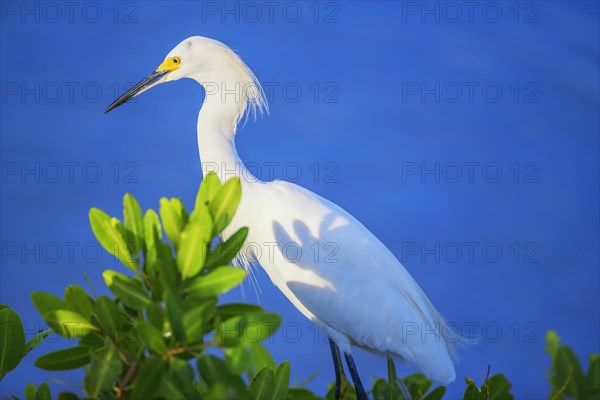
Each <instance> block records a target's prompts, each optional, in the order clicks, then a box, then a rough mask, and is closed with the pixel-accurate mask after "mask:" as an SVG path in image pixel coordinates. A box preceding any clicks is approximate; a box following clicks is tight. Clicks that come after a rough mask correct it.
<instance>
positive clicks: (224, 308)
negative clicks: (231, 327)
mask: <svg viewBox="0 0 600 400" xmlns="http://www.w3.org/2000/svg"><path fill="white" fill-rule="evenodd" d="M259 311H264V310H263V308H262V307H260V306H257V305H256V304H246V303H230V304H223V305H220V306H218V307H217V315H218V316H219V317H221V319H223V320H226V319H229V318H231V317H235V316H237V315H241V314H248V313H254V312H259Z"/></svg>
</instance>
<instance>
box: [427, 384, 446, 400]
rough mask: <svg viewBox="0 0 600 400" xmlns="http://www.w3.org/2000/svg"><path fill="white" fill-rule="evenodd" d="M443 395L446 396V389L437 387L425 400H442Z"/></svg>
mask: <svg viewBox="0 0 600 400" xmlns="http://www.w3.org/2000/svg"><path fill="white" fill-rule="evenodd" d="M444 394H446V387H445V386H438V387H436V388H435V389H433V390H432V391H431V392H429V394H428V395H427V396H425V400H442V398H443V397H444Z"/></svg>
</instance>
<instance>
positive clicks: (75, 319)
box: [44, 310, 98, 339]
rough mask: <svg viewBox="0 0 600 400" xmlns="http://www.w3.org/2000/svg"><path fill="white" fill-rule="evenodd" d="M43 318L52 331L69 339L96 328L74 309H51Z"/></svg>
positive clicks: (83, 334)
mask: <svg viewBox="0 0 600 400" xmlns="http://www.w3.org/2000/svg"><path fill="white" fill-rule="evenodd" d="M44 319H45V320H46V322H47V323H48V325H50V327H51V328H52V330H54V332H56V333H58V334H59V335H61V336H64V337H68V338H71V339H72V338H78V337H82V336H85V335H86V334H88V333H89V332H91V331H96V330H98V328H96V327H95V326H94V325H92V324H91V323H90V322H89V320H88V319H87V318H86V317H84V316H83V315H81V314H79V313H76V312H74V311H69V310H56V311H51V312H49V313H47V314H46V315H45V317H44Z"/></svg>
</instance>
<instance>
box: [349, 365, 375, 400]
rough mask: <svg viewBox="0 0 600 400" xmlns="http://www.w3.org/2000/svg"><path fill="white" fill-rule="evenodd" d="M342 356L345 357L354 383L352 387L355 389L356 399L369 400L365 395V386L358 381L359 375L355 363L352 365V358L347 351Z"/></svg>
mask: <svg viewBox="0 0 600 400" xmlns="http://www.w3.org/2000/svg"><path fill="white" fill-rule="evenodd" d="M344 356H345V357H346V364H347V365H348V369H349V370H350V376H351V377H352V382H353V383H354V389H356V398H357V399H358V400H369V398H368V397H367V392H365V388H364V387H363V385H362V382H361V381H360V376H359V375H358V371H357V370H356V365H354V359H353V358H352V356H351V355H350V354H348V353H344Z"/></svg>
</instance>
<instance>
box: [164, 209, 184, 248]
mask: <svg viewBox="0 0 600 400" xmlns="http://www.w3.org/2000/svg"><path fill="white" fill-rule="evenodd" d="M159 213H160V218H161V219H162V223H163V227H164V228H165V233H166V234H167V237H168V238H169V240H170V241H171V243H173V246H175V248H176V249H178V248H179V238H180V235H181V231H183V227H184V226H185V225H186V224H187V221H188V215H187V212H186V211H185V208H184V207H183V203H182V202H181V200H179V199H176V198H172V199H167V198H164V197H163V198H162V199H160V209H159Z"/></svg>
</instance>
